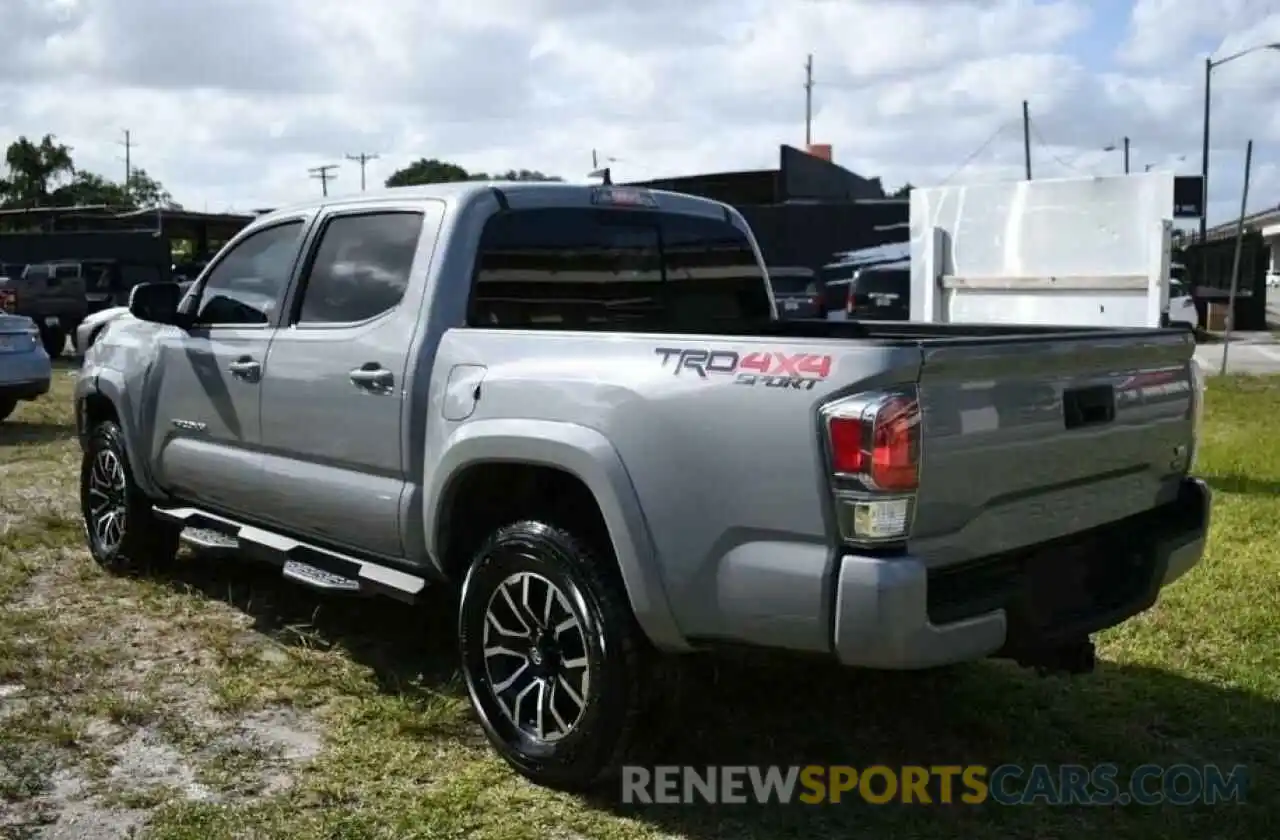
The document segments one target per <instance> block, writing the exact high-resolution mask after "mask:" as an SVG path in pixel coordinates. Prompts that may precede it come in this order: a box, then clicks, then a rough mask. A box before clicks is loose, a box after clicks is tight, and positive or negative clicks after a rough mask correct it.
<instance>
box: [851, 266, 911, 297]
mask: <svg viewBox="0 0 1280 840" xmlns="http://www.w3.org/2000/svg"><path fill="white" fill-rule="evenodd" d="M910 282H911V275H909V274H908V273H907V272H905V271H864V272H863V273H862V274H860V275H859V276H858V279H857V281H856V289H857V292H858V294H860V295H881V294H892V295H902V294H905V293H906V291H907V287H908V285H909V284H910Z"/></svg>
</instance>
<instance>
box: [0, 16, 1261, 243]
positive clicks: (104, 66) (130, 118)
mask: <svg viewBox="0 0 1280 840" xmlns="http://www.w3.org/2000/svg"><path fill="white" fill-rule="evenodd" d="M1112 2H1113V3H1119V2H1120V0H1112ZM1272 6H1274V4H1273V3H1271V2H1270V0H1133V4H1132V10H1131V13H1130V14H1129V15H1128V17H1127V21H1126V20H1125V19H1124V18H1123V17H1122V16H1121V15H1120V14H1119V11H1120V10H1119V9H1117V8H1115V7H1114V6H1113V5H1112V4H1110V3H1108V2H1107V0H1094V2H1093V3H1090V2H1089V1H1088V0H968V1H967V2H965V0H928V2H925V0H733V2H730V0H681V2H676V0H643V2H641V0H470V2H468V3H459V2H444V0H201V2H199V3H194V2H176V1H175V0H3V2H0V32H3V33H5V35H4V42H5V44H6V53H5V59H4V61H2V62H0V141H3V140H6V139H8V138H12V137H16V136H17V135H18V134H27V135H34V136H39V135H42V134H44V133H46V132H52V133H54V134H56V135H58V137H59V138H60V139H61V140H63V141H64V142H67V143H69V144H70V145H72V146H73V147H74V150H75V156H76V159H77V162H78V163H79V164H80V165H81V166H82V167H84V168H88V169H94V170H98V171H102V172H105V173H107V174H119V173H122V172H123V166H124V164H123V162H122V160H121V157H122V149H121V148H120V146H119V145H118V141H119V140H120V138H121V131H122V130H123V129H125V128H128V129H130V131H131V133H132V136H133V138H134V139H135V141H136V142H137V144H138V146H137V148H136V150H135V151H134V153H133V159H134V163H135V164H136V165H139V166H142V167H145V168H146V169H147V171H148V172H150V173H151V174H152V175H153V176H156V177H158V178H159V179H160V180H162V181H163V182H164V183H165V184H166V185H167V186H168V187H169V188H170V189H171V190H172V191H173V192H174V194H175V195H176V197H177V198H178V200H179V201H182V202H183V203H185V204H186V205H187V206H190V207H193V208H197V209H198V208H203V207H206V206H207V207H208V208H209V209H211V210H222V209H227V208H229V207H235V208H239V209H246V208H250V207H258V206H269V205H273V204H278V203H282V202H285V201H292V200H297V199H302V198H305V197H306V196H309V195H314V194H316V193H317V192H318V184H316V183H315V182H314V181H311V180H309V179H308V177H307V172H306V170H307V168H308V167H310V166H316V165H318V164H322V163H341V164H342V167H341V169H340V170H339V180H338V181H337V183H336V184H335V188H336V189H338V190H350V189H355V188H357V187H358V184H359V170H358V168H357V167H356V166H355V164H352V163H349V162H346V161H345V160H344V155H345V154H347V153H357V152H361V151H364V152H374V153H378V154H379V155H380V159H379V160H377V161H375V162H374V163H372V164H370V171H369V175H370V179H371V181H373V182H374V183H377V182H380V181H381V180H382V179H384V178H385V177H386V176H387V175H388V174H390V172H391V171H393V170H394V169H395V168H397V167H399V166H402V165H404V164H406V163H408V162H410V161H411V160H413V159H416V158H418V157H423V156H425V157H440V158H443V159H446V160H452V161H455V162H458V163H460V164H461V165H463V166H466V167H468V168H475V169H485V170H500V169H507V168H531V169H540V170H543V171H547V172H553V173H557V174H561V175H564V176H566V177H569V178H580V177H582V176H583V175H584V174H585V172H586V170H587V168H588V166H589V163H590V154H591V149H592V148H593V147H594V148H597V149H599V150H600V151H601V153H602V154H605V155H607V156H611V157H616V158H618V159H619V160H618V163H617V164H616V170H617V174H618V177H620V178H623V179H628V178H646V177H653V176H658V175H667V174H687V173H694V172H705V171H717V170H732V169H745V168H756V167H761V168H763V167H770V166H774V165H776V160H777V147H778V144H780V143H784V142H785V143H791V144H795V145H798V144H800V143H801V142H802V141H803V137H804V126H803V110H804V93H803V90H802V87H801V83H802V81H803V62H804V57H805V55H806V54H808V53H812V54H814V57H815V75H816V79H817V82H818V84H817V86H816V88H815V98H814V106H815V114H814V133H815V139H817V140H819V141H822V142H830V143H832V144H833V145H834V147H835V154H836V159H837V161H839V162H841V163H842V164H844V165H846V166H848V167H850V168H851V169H854V170H855V171H857V172H859V173H861V174H864V175H868V176H880V177H882V178H883V179H884V181H885V183H886V184H887V185H889V186H891V187H892V186H896V185H898V184H900V183H902V182H904V181H911V182H912V183H915V184H929V183H937V182H939V181H941V180H943V179H945V178H947V177H948V176H950V175H952V174H953V173H954V171H955V170H956V168H957V167H958V166H959V165H960V164H961V162H962V161H964V160H965V159H966V158H967V157H968V156H969V155H970V154H971V153H972V152H973V151H974V150H975V149H976V148H978V147H979V145H981V144H982V143H983V142H984V141H986V140H987V139H988V138H989V137H990V136H991V135H992V134H993V133H995V132H997V129H1001V130H1000V132H999V133H998V135H997V137H996V139H995V140H994V141H992V142H991V143H990V144H989V146H988V147H987V149H986V150H985V151H984V152H983V153H982V154H981V155H978V156H977V157H976V158H975V159H974V160H973V162H972V163H971V165H969V166H967V167H965V169H964V170H963V171H962V172H961V173H959V174H958V175H957V176H956V178H957V180H979V179H985V178H1016V177H1020V175H1021V170H1022V131H1021V125H1020V118H1021V101H1022V100H1023V99H1026V100H1028V101H1029V102H1030V108H1031V113H1032V119H1033V123H1034V127H1035V131H1034V132H1033V136H1034V139H1035V143H1036V148H1034V149H1033V159H1034V172H1035V174H1036V176H1037V177H1048V176H1060V175H1068V174H1087V173H1094V174H1098V173H1103V172H1115V171H1118V170H1119V167H1120V157H1119V155H1118V154H1115V153H1111V154H1108V153H1104V152H1102V151H1101V148H1102V147H1103V146H1105V145H1107V144H1108V143H1112V142H1118V140H1119V138H1120V137H1122V136H1125V135H1128V136H1129V137H1130V138H1131V140H1132V146H1133V148H1132V161H1133V165H1134V167H1135V168H1139V169H1140V168H1142V167H1143V166H1145V165H1146V164H1154V165H1158V166H1162V167H1164V166H1168V167H1175V168H1177V169H1178V170H1179V171H1182V172H1187V173H1191V172H1195V171H1198V169H1199V158H1200V129H1201V107H1202V96H1203V59H1204V56H1205V55H1206V54H1208V52H1209V51H1212V52H1213V53H1214V54H1216V55H1225V54H1228V53H1229V52H1231V51H1233V50H1236V49H1243V48H1245V47H1248V46H1252V45H1255V44H1258V43H1266V42H1268V41H1273V40H1280V15H1268V14H1267V12H1268V10H1269V9H1268V7H1272ZM1117 27H1119V28H1121V29H1122V30H1123V31H1112V32H1108V31H1106V30H1107V29H1108V28H1111V29H1116V28H1117ZM1097 38H1101V39H1103V40H1105V41H1107V43H1109V44H1110V43H1114V44H1116V45H1117V46H1116V49H1115V54H1114V55H1109V54H1107V52H1108V50H1104V49H1089V48H1085V47H1082V44H1084V43H1085V42H1087V41H1089V40H1090V39H1097ZM1213 83H1214V111H1213V138H1214V148H1215V151H1214V155H1213V157H1212V165H1213V169H1212V174H1213V177H1212V178H1211V181H1210V183H1211V194H1212V215H1213V216H1215V217H1219V218H1220V217H1224V216H1228V215H1230V214H1231V213H1232V212H1234V205H1235V204H1236V203H1237V202H1238V197H1237V196H1238V189H1239V185H1240V171H1239V169H1240V163H1241V158H1242V153H1243V148H1244V143H1245V140H1246V139H1248V138H1249V137H1250V136H1252V137H1253V139H1254V140H1255V159H1256V161H1257V164H1258V169H1257V177H1256V178H1255V183H1254V187H1253V190H1252V194H1253V195H1254V196H1255V200H1254V201H1253V202H1251V204H1253V205H1254V206H1261V205H1266V204H1275V203H1276V202H1277V201H1280V196H1276V195H1275V192H1274V191H1276V190H1277V189H1278V188H1280V177H1278V175H1277V171H1278V170H1277V166H1276V164H1277V163H1280V155H1277V154H1276V146H1277V143H1280V116H1276V114H1277V113H1280V111H1277V108H1276V105H1277V104H1280V53H1277V54H1274V55H1273V54H1267V53H1263V54H1259V55H1250V56H1249V57H1247V58H1243V59H1241V60H1239V61H1236V62H1232V63H1231V64H1229V65H1227V66H1224V67H1222V68H1219V69H1218V70H1216V71H1215V72H1214V78H1213ZM1042 143H1043V144H1044V145H1042Z"/></svg>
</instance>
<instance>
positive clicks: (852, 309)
mask: <svg viewBox="0 0 1280 840" xmlns="http://www.w3.org/2000/svg"><path fill="white" fill-rule="evenodd" d="M826 299H827V302H828V306H833V307H836V308H833V309H829V310H828V311H829V312H835V313H838V314H837V315H836V320H847V319H858V320H869V321H906V320H909V319H910V317H911V271H910V270H909V269H904V268H880V267H873V268H863V269H858V270H855V271H854V272H853V274H852V275H851V276H850V277H847V278H844V279H839V280H832V281H829V282H828V283H827V289H826ZM837 302H838V306H836V304H837ZM829 317H830V316H829Z"/></svg>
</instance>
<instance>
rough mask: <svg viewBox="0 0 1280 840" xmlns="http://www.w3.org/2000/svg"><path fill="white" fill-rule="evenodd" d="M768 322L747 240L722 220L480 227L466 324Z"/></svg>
mask: <svg viewBox="0 0 1280 840" xmlns="http://www.w3.org/2000/svg"><path fill="white" fill-rule="evenodd" d="M770 313H771V310H770V306H769V294H768V290H767V289H766V287H765V280H764V274H763V272H762V270H761V268H760V266H759V263H758V262H757V260H756V256H755V252H754V250H753V249H752V248H751V243H750V240H748V239H747V237H746V235H745V234H744V233H743V232H742V231H741V230H739V229H738V228H737V227H735V226H734V225H732V224H730V223H729V222H727V221H725V220H723V219H717V218H708V217H703V216H692V215H686V214H678V213H663V212H654V211H647V210H629V209H627V210H622V209H601V208H547V209H535V210H516V211H512V212H508V213H500V214H498V215H496V216H494V217H492V218H491V219H489V221H488V222H487V223H486V225H485V229H484V232H483V234H482V236H481V242H480V250H479V253H478V255H477V258H476V272H475V285H474V289H473V292H472V300H471V309H470V314H469V323H471V324H472V325H474V326H493V327H515V328H545V329H562V330H625V331H634V332H679V331H686V332H714V331H716V330H717V329H719V330H723V331H732V330H736V329H741V328H743V325H744V324H748V323H755V322H758V321H760V320H767V319H768V318H769V317H770Z"/></svg>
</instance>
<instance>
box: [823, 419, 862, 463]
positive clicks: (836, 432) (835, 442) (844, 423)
mask: <svg viewBox="0 0 1280 840" xmlns="http://www.w3.org/2000/svg"><path fill="white" fill-rule="evenodd" d="M862 432H863V425H862V421H861V420H859V419H856V418H853V417H832V418H831V419H830V420H828V421H827V433H828V435H829V436H830V439H831V469H832V470H833V471H834V472H837V473H842V474H844V475H858V474H859V473H861V472H863V471H864V470H865V469H866V467H867V459H866V457H864V453H863V451H862Z"/></svg>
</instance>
